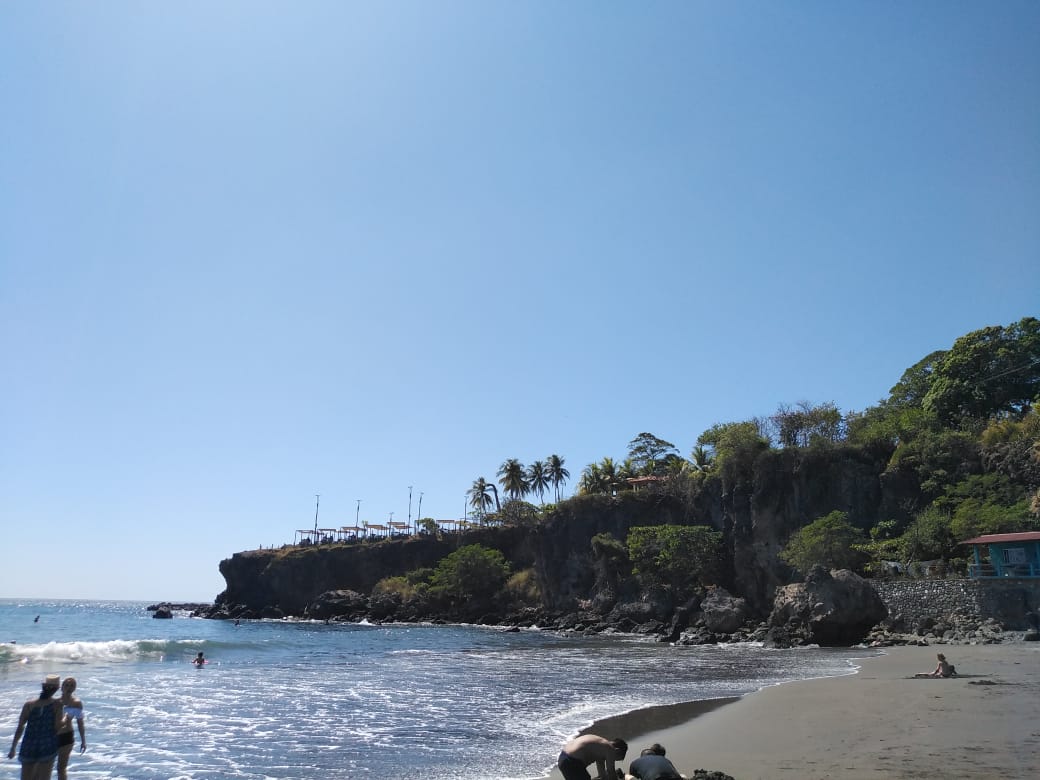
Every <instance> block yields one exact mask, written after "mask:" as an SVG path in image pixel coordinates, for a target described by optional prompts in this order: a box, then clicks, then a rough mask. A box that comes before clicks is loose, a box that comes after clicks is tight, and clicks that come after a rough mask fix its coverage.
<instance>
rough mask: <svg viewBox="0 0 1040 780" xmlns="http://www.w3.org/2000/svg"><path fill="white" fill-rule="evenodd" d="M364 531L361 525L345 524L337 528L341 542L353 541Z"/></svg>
mask: <svg viewBox="0 0 1040 780" xmlns="http://www.w3.org/2000/svg"><path fill="white" fill-rule="evenodd" d="M365 533H366V529H365V527H364V526H363V525H345V526H343V527H341V528H340V529H339V540H340V541H341V542H353V541H355V540H356V539H358V537H360V536H362V535H363V534H365Z"/></svg>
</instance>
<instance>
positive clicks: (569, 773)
mask: <svg viewBox="0 0 1040 780" xmlns="http://www.w3.org/2000/svg"><path fill="white" fill-rule="evenodd" d="M627 752H628V743H626V742H625V740H623V739H605V738H604V737H597V736H596V735H595V734H584V735H582V736H580V737H575V738H574V739H572V740H571V741H570V742H568V743H567V744H566V745H564V746H563V751H562V752H561V753H560V758H559V759H558V760H557V762H556V766H557V767H559V769H560V774H562V775H563V778H564V780H592V776H591V775H590V774H589V771H588V769H586V768H585V767H587V766H588V765H589V764H591V763H593V762H595V763H596V770H597V771H598V772H599V777H600V778H602V779H603V780H607V779H609V780H615V778H616V777H617V768H616V767H615V766H614V762H615V761H622V760H623V759H624V758H625V754H626V753H627ZM608 770H609V771H608Z"/></svg>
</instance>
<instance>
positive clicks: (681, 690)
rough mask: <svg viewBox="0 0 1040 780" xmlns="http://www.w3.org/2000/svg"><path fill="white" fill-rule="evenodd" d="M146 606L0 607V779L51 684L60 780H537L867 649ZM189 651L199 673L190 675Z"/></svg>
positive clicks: (13, 772)
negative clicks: (66, 729) (699, 643)
mask: <svg viewBox="0 0 1040 780" xmlns="http://www.w3.org/2000/svg"><path fill="white" fill-rule="evenodd" d="M146 607H147V604H145V603H136V602H97V601H86V602H77V601H42V600H41V601H34V600H14V599H6V600H4V599H0V746H2V748H3V750H4V751H5V753H4V759H3V761H2V762H0V778H5V779H6V778H16V777H18V773H19V764H18V762H17V760H13V761H11V760H7V759H6V751H7V749H8V748H9V747H10V741H11V738H12V737H13V735H14V730H15V727H16V725H17V720H18V712H19V709H20V707H21V704H22V703H23V702H24V701H25V700H26V699H29V698H33V697H35V695H36V694H38V693H39V687H40V686H39V684H40V681H41V680H42V679H43V677H44V676H45V675H47V674H59V675H61V676H62V677H67V676H73V677H75V678H76V679H77V681H78V685H79V687H78V689H77V695H79V697H80V698H81V699H82V700H83V703H84V707H85V710H86V728H87V746H88V749H87V752H86V753H84V754H82V755H81V754H79V753H78V752H73V755H72V761H71V764H70V769H69V772H70V776H71V777H73V778H161V779H162V780H170V779H171V778H241V779H243V780H244V779H246V778H249V779H250V780H252V779H254V778H256V779H259V778H317V777H324V778H348V777H352V778H360V777H365V778H373V779H374V780H391V779H394V778H403V777H419V776H422V777H437V778H443V779H444V780H463V778H465V780H492V779H493V780H534V779H535V778H545V777H547V776H548V772H549V769H550V767H552V766H553V765H554V763H555V759H556V756H557V755H558V754H559V751H560V747H561V745H562V744H563V742H564V741H566V740H567V739H568V738H569V737H571V736H573V735H574V734H576V733H577V732H578V731H580V730H582V729H584V728H587V727H589V726H590V725H591V724H593V723H594V722H596V721H598V720H600V719H604V718H608V717H610V716H615V715H619V714H622V713H626V712H630V711H633V710H637V709H641V708H647V707H653V706H659V705H667V704H675V703H679V702H688V701H694V700H702V699H717V698H724V697H732V696H741V695H743V694H745V693H749V692H752V691H755V690H758V689H759V688H762V687H764V686H768V685H775V684H778V683H782V682H786V681H791V680H798V679H806V678H814V677H827V676H836V675H842V674H848V673H850V672H852V671H853V670H854V663H855V661H854V659H855V658H856V657H857V656H859V657H862V656H863V654H864V651H863V650H859V651H855V650H839V649H819V648H803V649H797V650H768V649H764V648H761V647H755V646H749V645H720V646H705V647H673V646H670V645H668V644H664V643H659V642H656V641H653V640H650V639H647V638H643V637H634V636H599V637H580V636H573V635H567V634H559V633H554V632H548V631H537V630H524V631H507V630H503V629H501V628H488V627H479V626H441V625H437V626H434V625H414V624H394V625H367V624H331V625H326V624H324V623H314V622H300V621H285V620H272V621H242V623H241V624H240V625H238V626H236V625H234V623H232V622H229V621H215V620H203V619H199V618H190V617H189V616H188V613H183V612H175V613H174V618H173V619H172V620H157V619H154V618H152V613H150V612H148V611H147V609H146ZM37 615H39V621H38V622H34V619H35V618H36V616H37ZM199 651H202V652H203V653H204V654H205V656H206V658H208V659H209V662H208V664H207V665H206V666H204V667H202V668H200V669H196V668H195V667H194V666H193V665H192V663H191V659H192V658H194V657H195V655H196V654H197V653H198V652H199ZM604 736H609V737H614V736H620V737H623V738H625V739H628V740H629V741H633V740H635V741H636V742H638V737H639V736H640V735H638V734H605V735H604ZM76 750H77V751H78V743H77V747H76ZM708 768H713V769H722V770H725V767H708Z"/></svg>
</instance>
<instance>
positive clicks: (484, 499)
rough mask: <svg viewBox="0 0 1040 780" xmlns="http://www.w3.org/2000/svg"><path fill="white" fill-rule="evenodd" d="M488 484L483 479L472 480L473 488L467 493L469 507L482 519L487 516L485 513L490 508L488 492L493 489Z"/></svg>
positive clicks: (490, 500)
mask: <svg viewBox="0 0 1040 780" xmlns="http://www.w3.org/2000/svg"><path fill="white" fill-rule="evenodd" d="M493 487H494V485H492V484H491V483H490V482H488V481H487V480H486V479H484V478H483V477H480V478H479V479H475V480H473V486H472V487H471V488H470V489H469V490H468V491H467V492H468V495H469V505H470V506H471V507H473V509H474V510H475V511H476V513H477V514H478V515H479V516H480V517H483V516H484V515H485V514H487V511H488V510H489V509H490V508H491V504H492V499H491V496H490V495H489V491H490V490H491V488H493Z"/></svg>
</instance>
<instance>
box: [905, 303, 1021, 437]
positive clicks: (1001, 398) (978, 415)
mask: <svg viewBox="0 0 1040 780" xmlns="http://www.w3.org/2000/svg"><path fill="white" fill-rule="evenodd" d="M1037 397H1040V320H1038V319H1036V318H1035V317H1024V318H1023V319H1021V320H1019V321H1018V322H1016V323H1014V324H1012V325H1009V326H1007V327H1006V328H1005V327H1002V326H999V325H994V326H990V327H987V328H981V329H980V330H976V331H972V332H971V333H968V334H967V335H965V336H961V337H960V338H959V339H957V340H956V341H955V342H954V343H953V347H952V348H951V349H950V351H949V352H947V353H946V355H945V356H944V357H943V359H942V360H941V361H940V362H939V363H938V365H936V367H935V372H934V375H933V377H932V379H931V385H930V387H929V389H928V392H927V393H926V394H925V397H924V400H923V402H922V403H923V406H924V407H925V408H926V409H929V410H931V411H933V412H935V414H936V415H937V416H938V417H939V419H940V420H942V421H943V422H945V423H947V424H954V425H957V424H963V423H964V422H966V421H971V420H975V421H978V420H987V419H989V418H990V417H1002V416H1006V415H1012V416H1021V415H1022V414H1024V413H1025V412H1027V411H1028V410H1029V409H1030V407H1031V405H1032V403H1033V402H1034V401H1035V400H1036V399H1037Z"/></svg>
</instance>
